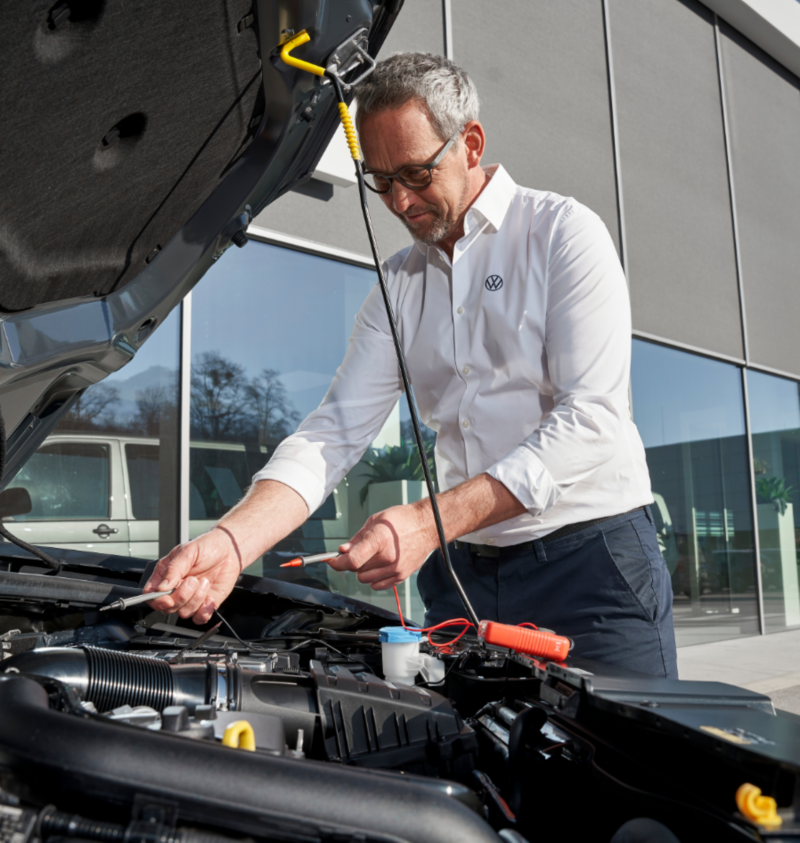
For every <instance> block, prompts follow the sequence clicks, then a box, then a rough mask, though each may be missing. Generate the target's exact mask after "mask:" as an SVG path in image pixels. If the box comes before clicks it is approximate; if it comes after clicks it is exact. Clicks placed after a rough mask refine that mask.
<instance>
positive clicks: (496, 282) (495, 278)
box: [484, 275, 503, 292]
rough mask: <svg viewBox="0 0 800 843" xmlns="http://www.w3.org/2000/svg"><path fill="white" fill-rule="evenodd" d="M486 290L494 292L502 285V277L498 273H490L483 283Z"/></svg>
mask: <svg viewBox="0 0 800 843" xmlns="http://www.w3.org/2000/svg"><path fill="white" fill-rule="evenodd" d="M484 286H485V287H486V289H487V290H491V291H492V292H494V291H495V290H499V289H500V288H501V287H502V286H503V279H502V278H501V277H500V276H499V275H490V276H489V277H488V278H487V279H486V283H485V285H484Z"/></svg>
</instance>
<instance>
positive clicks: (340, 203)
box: [256, 0, 444, 258]
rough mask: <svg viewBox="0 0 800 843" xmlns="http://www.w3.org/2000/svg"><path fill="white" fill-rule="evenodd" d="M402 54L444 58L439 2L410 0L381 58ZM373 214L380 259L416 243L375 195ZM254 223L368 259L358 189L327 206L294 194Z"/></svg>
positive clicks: (340, 193)
mask: <svg viewBox="0 0 800 843" xmlns="http://www.w3.org/2000/svg"><path fill="white" fill-rule="evenodd" d="M401 50H416V51H420V52H433V53H440V54H444V24H443V19H442V4H441V2H440V0H406V2H405V4H404V5H403V10H402V11H401V12H400V15H399V16H398V18H397V21H396V22H395V25H394V26H393V27H392V31H391V32H390V33H389V37H388V38H387V39H386V43H385V44H384V45H383V47H382V48H381V52H380V55H379V56H378V58H382V57H384V56H388V55H391V54H392V53H395V52H398V51H401ZM340 131H341V130H340ZM370 209H371V211H372V218H373V221H374V223H375V233H376V234H377V235H378V244H379V246H380V250H381V255H382V257H384V258H387V257H389V256H390V255H392V254H394V253H395V252H396V251H397V250H398V249H402V248H403V247H405V246H408V245H409V244H410V243H411V242H412V241H411V236H410V235H409V234H408V233H407V232H406V229H405V228H404V226H403V224H402V223H401V222H399V221H398V220H396V219H395V218H394V217H393V216H392V215H391V214H390V213H389V211H387V210H386V208H384V207H383V203H382V202H381V200H380V199H379V198H378V197H377V196H371V197H370ZM256 223H257V225H260V226H263V227H264V228H270V229H272V230H273V231H280V232H283V233H284V234H291V235H293V236H295V237H303V238H305V239H306V240H314V241H316V242H317V243H326V244H329V245H333V246H338V247H339V248H341V249H347V250H349V251H351V252H360V253H361V254H364V255H369V254H370V248H369V241H368V240H367V233H366V230H365V228H364V222H363V218H362V216H361V206H360V205H359V202H358V189H357V188H356V187H346V188H342V187H336V188H334V192H333V198H332V199H331V200H330V201H328V202H323V201H321V200H319V199H313V198H311V197H309V196H303V195H301V194H299V193H291V192H290V193H288V194H286V195H285V196H282V197H281V198H280V199H279V200H278V201H277V202H276V203H275V204H273V205H270V206H269V207H267V208H266V209H265V210H264V211H262V212H261V213H260V214H259V215H258V218H257V219H256Z"/></svg>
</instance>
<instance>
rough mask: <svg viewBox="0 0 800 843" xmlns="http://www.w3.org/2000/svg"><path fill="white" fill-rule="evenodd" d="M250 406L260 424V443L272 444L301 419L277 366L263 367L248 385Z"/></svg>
mask: <svg viewBox="0 0 800 843" xmlns="http://www.w3.org/2000/svg"><path fill="white" fill-rule="evenodd" d="M247 407H248V409H249V410H250V411H251V412H252V414H253V416H254V417H255V420H256V425H257V428H258V443H259V445H267V444H273V443H275V442H276V441H279V440H281V439H283V438H284V437H286V436H288V435H289V434H290V433H291V432H292V431H293V430H294V428H295V427H297V425H298V423H299V422H300V414H299V413H298V412H297V410H295V409H294V407H293V406H292V402H291V401H290V400H289V398H288V396H287V395H286V387H285V386H284V385H283V383H282V382H281V379H280V373H279V372H278V371H277V370H276V369H263V370H262V372H261V374H260V375H258V376H257V377H255V378H253V379H252V380H251V381H250V383H249V384H248V386H247Z"/></svg>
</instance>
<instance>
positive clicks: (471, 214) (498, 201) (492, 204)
mask: <svg viewBox="0 0 800 843" xmlns="http://www.w3.org/2000/svg"><path fill="white" fill-rule="evenodd" d="M484 170H485V172H486V175H487V176H489V184H487V185H486V187H484V189H483V191H482V192H481V194H480V196H478V198H477V199H476V200H475V201H474V202H473V203H472V207H471V208H470V209H469V210H468V211H467V215H466V219H465V228H466V229H467V231H465V234H466V233H467V232H468V231H469V229H471V228H472V226H473V220H474V221H475V222H478V223H480V221H481V220H485V221H486V222H488V223H489V225H490V226H491V227H492V228H493V229H494V230H495V231H497V230H498V229H499V228H500V226H501V225H502V224H503V220H504V219H505V216H506V213H507V211H508V208H509V206H510V205H511V200H512V199H513V198H514V194H515V192H516V188H517V186H516V184H514V180H513V179H512V178H511V176H509V174H508V173H507V172H506V170H505V167H503V165H502V164H490V165H489V166H488V167H484Z"/></svg>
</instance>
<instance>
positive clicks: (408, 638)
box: [380, 626, 422, 644]
mask: <svg viewBox="0 0 800 843" xmlns="http://www.w3.org/2000/svg"><path fill="white" fill-rule="evenodd" d="M380 641H381V643H382V644H414V643H417V644H418V643H419V642H420V641H422V633H421V632H417V631H416V630H414V629H403V627H402V626H385V627H383V629H381V631H380Z"/></svg>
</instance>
